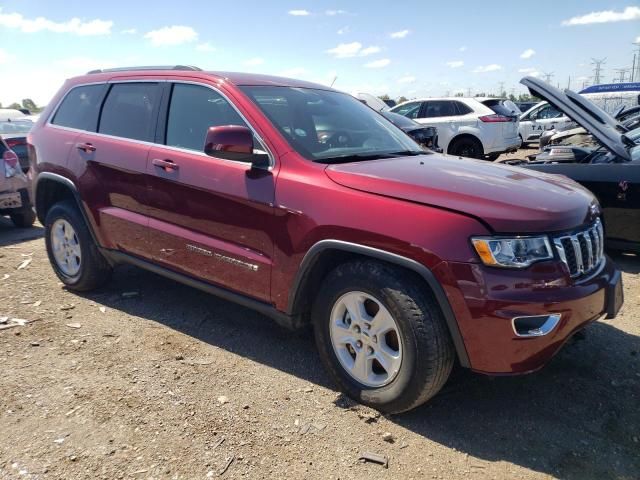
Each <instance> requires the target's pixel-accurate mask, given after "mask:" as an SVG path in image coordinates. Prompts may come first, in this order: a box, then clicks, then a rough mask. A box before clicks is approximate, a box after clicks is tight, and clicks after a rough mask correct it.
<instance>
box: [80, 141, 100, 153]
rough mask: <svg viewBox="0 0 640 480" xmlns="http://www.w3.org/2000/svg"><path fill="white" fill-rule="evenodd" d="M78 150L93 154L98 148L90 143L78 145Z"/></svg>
mask: <svg viewBox="0 0 640 480" xmlns="http://www.w3.org/2000/svg"><path fill="white" fill-rule="evenodd" d="M76 148H77V149H78V150H82V151H83V152H84V153H91V152H95V151H96V147H94V146H93V145H92V144H90V143H77V144H76Z"/></svg>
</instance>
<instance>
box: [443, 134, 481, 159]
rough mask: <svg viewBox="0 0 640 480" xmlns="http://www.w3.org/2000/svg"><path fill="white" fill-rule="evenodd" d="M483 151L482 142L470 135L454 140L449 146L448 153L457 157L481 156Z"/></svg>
mask: <svg viewBox="0 0 640 480" xmlns="http://www.w3.org/2000/svg"><path fill="white" fill-rule="evenodd" d="M483 153H484V151H483V148H482V144H481V143H480V142H479V141H478V140H477V139H475V138H471V137H463V138H459V139H457V140H454V142H453V143H452V144H451V146H450V147H449V154H450V155H457V156H459V157H468V158H482V155H483Z"/></svg>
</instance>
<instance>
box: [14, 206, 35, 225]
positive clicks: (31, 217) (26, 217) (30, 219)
mask: <svg viewBox="0 0 640 480" xmlns="http://www.w3.org/2000/svg"><path fill="white" fill-rule="evenodd" d="M9 217H10V218H11V221H12V222H13V224H14V225H15V226H16V227H18V228H31V227H33V224H34V223H35V221H36V212H34V211H33V209H32V208H29V209H28V210H23V211H21V212H19V213H12V214H11V215H9Z"/></svg>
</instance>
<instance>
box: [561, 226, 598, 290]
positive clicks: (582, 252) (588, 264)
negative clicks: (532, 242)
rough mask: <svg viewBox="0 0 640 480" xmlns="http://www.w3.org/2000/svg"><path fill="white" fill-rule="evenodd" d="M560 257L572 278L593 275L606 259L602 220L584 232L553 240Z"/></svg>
mask: <svg viewBox="0 0 640 480" xmlns="http://www.w3.org/2000/svg"><path fill="white" fill-rule="evenodd" d="M553 244H554V246H555V248H556V251H557V252H558V256H559V257H560V260H561V261H562V263H564V264H565V265H566V267H567V269H568V270H569V273H570V275H571V277H572V278H579V277H582V276H585V275H587V274H589V273H591V272H592V271H593V270H595V269H596V268H597V267H599V266H600V264H601V263H602V260H603V258H604V230H603V228H602V223H601V222H600V220H596V222H595V223H594V224H593V225H591V226H589V227H588V228H585V229H584V230H581V231H578V232H574V233H570V234H566V235H559V236H557V237H554V238H553Z"/></svg>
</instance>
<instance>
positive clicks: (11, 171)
mask: <svg viewBox="0 0 640 480" xmlns="http://www.w3.org/2000/svg"><path fill="white" fill-rule="evenodd" d="M2 160H4V176H5V177H6V178H11V177H13V176H15V175H16V173H18V171H19V167H20V164H19V162H18V155H16V154H15V152H13V151H11V150H7V151H6V152H4V153H3V154H2Z"/></svg>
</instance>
